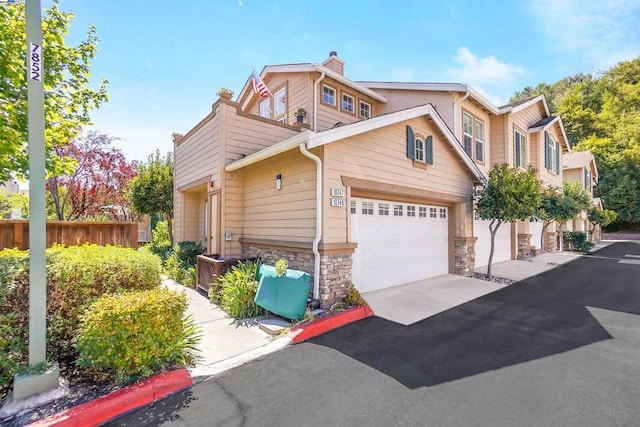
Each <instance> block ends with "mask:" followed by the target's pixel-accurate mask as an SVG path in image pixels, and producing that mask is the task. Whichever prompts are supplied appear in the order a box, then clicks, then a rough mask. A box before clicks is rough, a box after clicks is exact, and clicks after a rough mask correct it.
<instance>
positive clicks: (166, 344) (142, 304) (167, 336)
mask: <svg viewBox="0 0 640 427" xmlns="http://www.w3.org/2000/svg"><path fill="white" fill-rule="evenodd" d="M186 308H187V300H186V296H185V295H184V294H182V293H177V292H174V291H171V290H168V289H164V288H156V289H152V290H149V291H138V292H135V291H134V292H124V293H121V294H116V295H105V296H103V297H101V298H99V299H98V300H97V301H95V302H94V303H92V304H91V305H90V306H89V308H88V310H87V311H86V312H85V314H84V315H83V316H82V324H81V326H80V332H79V334H78V344H77V347H78V350H79V353H80V357H79V359H78V362H79V364H80V365H82V366H91V367H93V368H95V369H97V370H99V371H102V372H105V373H107V374H114V375H116V376H117V378H118V379H119V380H120V381H124V382H130V381H131V380H136V379H139V378H141V377H147V376H149V375H152V374H154V373H157V372H159V371H161V370H163V369H166V368H171V367H173V366H175V365H176V364H177V365H181V366H187V365H190V364H192V363H193V362H194V361H195V352H196V344H197V342H198V340H199V337H198V333H197V328H196V327H195V326H194V324H193V320H192V319H190V318H184V317H183V316H184V312H185V310H186Z"/></svg>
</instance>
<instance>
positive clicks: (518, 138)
mask: <svg viewBox="0 0 640 427" xmlns="http://www.w3.org/2000/svg"><path fill="white" fill-rule="evenodd" d="M513 148H514V150H513V151H514V154H515V163H516V166H519V167H521V168H526V167H527V138H526V137H525V136H524V134H523V133H522V132H519V131H517V130H514V131H513Z"/></svg>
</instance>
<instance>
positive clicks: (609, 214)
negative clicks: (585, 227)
mask: <svg viewBox="0 0 640 427" xmlns="http://www.w3.org/2000/svg"><path fill="white" fill-rule="evenodd" d="M587 218H588V219H589V222H590V223H591V225H593V228H592V229H591V230H590V231H589V241H590V242H593V232H594V230H595V228H596V225H599V226H600V227H606V226H607V225H609V224H611V223H612V222H614V221H615V220H616V219H618V214H617V213H616V211H612V210H610V209H598V208H596V207H595V206H592V207H591V208H590V209H589V210H588V211H587Z"/></svg>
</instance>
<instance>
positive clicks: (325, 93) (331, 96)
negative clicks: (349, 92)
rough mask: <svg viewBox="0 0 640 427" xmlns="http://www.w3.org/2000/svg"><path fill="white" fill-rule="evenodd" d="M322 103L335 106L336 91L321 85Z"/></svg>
mask: <svg viewBox="0 0 640 427" xmlns="http://www.w3.org/2000/svg"><path fill="white" fill-rule="evenodd" d="M322 102H325V103H327V104H329V105H334V106H335V105H336V90H335V89H334V88H332V87H330V86H326V85H322Z"/></svg>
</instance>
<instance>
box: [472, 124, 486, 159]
mask: <svg viewBox="0 0 640 427" xmlns="http://www.w3.org/2000/svg"><path fill="white" fill-rule="evenodd" d="M474 130H475V138H476V160H477V161H479V162H484V122H483V121H482V120H478V119H476V120H475V129H474Z"/></svg>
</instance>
